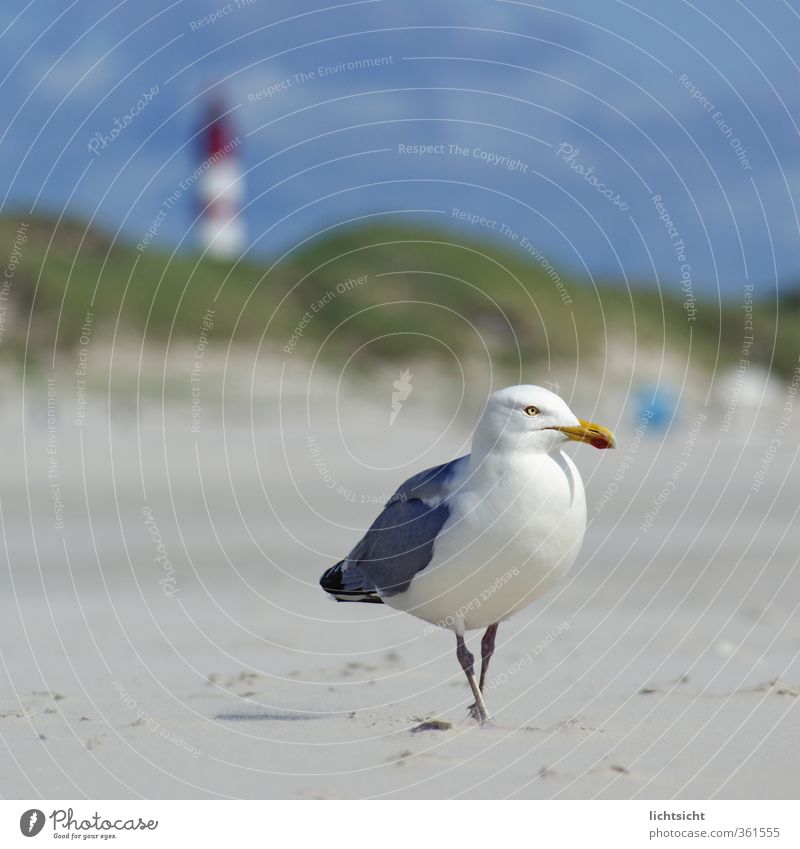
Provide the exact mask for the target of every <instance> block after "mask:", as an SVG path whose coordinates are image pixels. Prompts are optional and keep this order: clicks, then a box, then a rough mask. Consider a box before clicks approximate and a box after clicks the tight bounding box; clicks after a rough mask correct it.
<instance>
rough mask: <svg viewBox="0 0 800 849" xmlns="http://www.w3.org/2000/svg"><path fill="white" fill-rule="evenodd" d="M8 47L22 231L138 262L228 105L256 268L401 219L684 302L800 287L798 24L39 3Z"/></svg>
mask: <svg viewBox="0 0 800 849" xmlns="http://www.w3.org/2000/svg"><path fill="white" fill-rule="evenodd" d="M551 6H552V8H550V7H551ZM214 13H216V14H217V18H218V19H217V20H215V21H213V22H209V21H206V22H201V19H203V17H204V16H207V15H211V14H214ZM0 32H2V50H1V51H0V57H2V58H0V70H1V71H2V73H1V74H0V77H2V80H3V82H2V93H3V99H4V104H5V110H4V112H5V117H6V120H5V121H4V122H3V124H4V127H3V132H2V139H0V145H1V146H2V155H3V162H4V164H5V167H4V169H3V175H2V186H0V188H1V189H2V197H3V199H4V200H3V208H4V210H5V211H17V210H20V209H23V210H30V209H32V208H33V209H37V210H40V211H42V212H45V211H46V212H50V213H52V212H56V213H59V212H61V211H62V210H63V209H65V208H66V209H67V210H68V211H70V212H71V213H73V214H76V215H79V216H81V217H83V218H86V219H89V218H94V220H95V221H96V222H97V223H99V224H101V225H102V226H103V227H104V228H105V229H106V230H108V231H109V232H111V233H112V234H113V233H117V232H119V233H120V234H121V235H122V236H123V237H124V238H126V239H129V240H131V241H133V242H137V241H138V240H139V239H141V238H142V236H143V235H144V233H145V231H146V230H147V228H148V226H149V225H150V223H151V222H152V221H153V218H154V216H155V215H156V214H157V212H158V210H159V208H160V207H161V205H162V203H163V202H164V200H165V199H166V198H167V197H169V196H170V195H171V194H173V192H174V191H175V188H176V186H178V185H179V183H180V181H181V180H183V179H185V178H186V177H187V176H188V175H189V174H190V173H191V172H192V170H193V169H194V168H195V167H196V164H197V162H198V152H197V146H196V144H195V143H193V142H192V138H191V137H192V134H193V133H194V132H195V131H196V130H197V127H198V122H199V119H200V114H201V106H202V104H203V101H204V97H205V95H206V93H207V92H208V91H209V89H210V88H211V87H212V86H214V85H221V86H222V87H223V89H224V91H225V92H226V96H227V99H228V101H229V104H230V106H231V108H232V109H233V112H232V117H233V119H234V121H235V124H236V130H237V132H238V134H239V135H240V137H241V138H242V146H241V150H242V157H243V165H244V168H245V169H246V171H247V181H246V202H247V208H246V211H245V215H246V221H247V227H248V233H249V238H250V240H251V245H250V248H249V250H250V251H251V252H252V253H253V254H255V255H258V256H263V255H267V254H269V255H273V254H276V253H280V252H283V251H285V250H290V249H291V248H292V247H293V246H295V245H297V244H298V243H300V242H302V241H303V240H304V239H308V238H314V237H318V236H317V234H319V233H321V232H322V231H325V230H326V229H327V228H330V227H336V226H340V225H342V224H343V223H344V222H347V221H350V220H352V219H357V218H358V219H361V220H369V219H370V218H371V217H373V216H374V217H375V218H376V220H383V219H385V217H387V216H388V217H391V218H393V219H395V220H398V221H402V220H406V221H411V222H414V223H431V224H436V225H438V226H446V227H448V228H450V229H453V230H455V231H456V232H458V231H463V232H466V233H468V234H473V235H485V236H487V237H489V238H492V239H494V240H496V241H498V242H500V243H503V242H505V243H506V244H508V245H509V246H512V247H513V246H514V244H517V246H518V242H516V243H515V242H513V241H512V240H511V238H510V237H508V236H504V235H503V234H502V233H501V232H500V231H499V225H500V224H501V223H503V224H506V225H507V226H508V227H509V228H510V229H511V230H513V231H514V232H516V233H517V234H519V238H520V239H521V238H527V240H528V241H529V242H530V243H531V244H533V245H535V246H536V247H537V248H539V249H540V250H541V251H542V252H543V254H544V255H546V257H547V259H548V260H550V261H551V262H552V263H553V264H555V265H558V266H560V267H562V268H565V269H567V270H570V271H572V272H575V273H579V274H582V275H591V276H592V277H594V278H602V279H608V278H613V279H619V280H623V279H627V280H629V281H651V280H655V279H658V280H659V282H660V283H661V285H662V286H664V287H667V288H669V287H673V288H675V290H676V291H679V290H680V281H681V278H682V276H683V275H684V274H687V273H688V274H689V275H690V277H691V281H692V285H693V287H694V289H695V291H697V292H702V293H704V294H713V293H714V292H715V291H717V290H719V291H721V292H722V293H723V294H726V295H729V296H732V297H738V296H740V294H741V292H742V290H743V287H744V285H745V284H746V283H748V282H749V283H753V284H755V285H756V286H757V287H758V291H759V292H762V293H764V294H769V293H770V292H774V291H775V287H776V283H777V284H780V285H784V284H788V283H792V282H796V281H797V280H798V278H800V274H798V268H800V265H799V264H798V244H800V239H799V238H798V236H799V235H800V233H799V228H798V208H799V207H800V198H799V197H798V194H799V193H798V187H800V156H799V154H800V138H799V136H800V132H799V128H800V85H799V84H798V83H800V67H798V66H800V6H799V5H798V3H797V2H779V1H778V0H766V2H755V0H748V2H741V3H740V2H736V0H712V1H711V2H703V3H688V2H680V0H677V2H673V3H669V4H654V3H646V2H643V0H638V2H631V3H626V2H616V0H594V1H593V2H589V0H581V2H578V0H568V1H567V2H559V3H557V4H555V3H553V4H549V5H537V4H535V3H522V2H475V0H458V2H456V0H441V1H439V2H431V0H426V2H422V1H421V0H377V2H352V3H344V4H341V3H340V4H339V5H336V6H328V7H326V6H325V5H324V4H323V3H312V2H267V0H252V2H250V3H249V4H247V3H246V2H245V0H240V5H239V6H237V4H236V2H235V0H232V1H231V2H230V3H227V2H224V1H223V0H210V2H209V1H208V0H202V2H201V0H196V2H191V3H190V2H178V3H173V4H171V5H169V4H167V5H165V4H163V3H161V2H155V0H137V2H119V3H111V2H109V3H98V2H96V0H95V2H74V3H71V4H70V3H67V2H64V0H32V2H30V3H27V4H25V3H22V2H6V3H4V4H3V7H2V9H0ZM376 57H383V62H384V64H382V65H381V66H379V67H371V68H361V69H354V70H347V69H344V70H341V71H339V72H337V73H329V74H327V75H320V74H319V73H318V70H317V69H318V68H319V67H320V66H326V65H330V66H335V65H337V64H340V63H347V62H353V61H356V60H361V59H366V58H376ZM311 73H313V78H311V79H307V78H300V77H295V76H294V75H296V74H305V75H310V74H311ZM298 79H303V80H304V81H302V82H294V81H296V80H298ZM285 80H292V81H293V82H294V84H292V85H289V86H287V87H285V88H283V89H281V90H279V91H277V92H276V93H275V94H273V95H271V96H267V97H261V98H260V99H255V98H254V97H251V95H254V94H255V93H256V92H259V91H261V90H263V89H264V88H266V87H268V86H276V85H277V84H279V83H281V82H282V81H285ZM153 86H157V87H158V93H157V94H156V95H155V96H154V97H153V98H152V100H151V101H150V102H149V103H148V104H147V106H146V107H145V108H144V109H142V110H141V111H140V112H139V114H138V115H136V116H135V117H133V118H132V119H131V121H130V123H129V125H128V126H127V127H126V129H125V130H124V131H123V132H122V133H120V134H119V136H118V137H117V138H116V139H115V140H114V141H113V142H112V143H110V144H109V145H108V146H107V147H106V148H105V149H103V150H101V151H99V155H95V154H93V153H92V152H91V151H90V150H89V147H88V143H89V141H90V139H91V138H92V136H93V135H94V134H95V133H98V132H99V133H101V134H109V133H110V132H111V129H112V128H113V126H114V121H115V119H120V120H121V119H123V118H124V116H125V115H126V114H128V113H130V111H131V110H132V109H133V107H134V105H135V104H136V102H137V100H138V99H139V98H140V97H141V96H142V94H143V92H145V91H148V90H151V89H152V87H153ZM693 95H694V96H693ZM703 98H705V100H703ZM400 145H404V146H405V145H408V146H413V145H439V146H444V148H443V149H444V151H445V152H444V153H434V154H429V155H425V156H417V155H413V154H407V153H401V152H400V147H399V146H400ZM451 145H454V146H455V145H457V146H458V147H459V148H460V149H465V150H467V151H468V153H467V154H466V155H455V154H453V153H451V151H452V150H455V148H454V147H453V148H451V147H450V146H451ZM564 145H569V147H564ZM441 149H442V148H441V147H440V148H438V150H441ZM559 150H561V153H559ZM570 150H571V151H573V152H574V151H575V150H577V151H578V153H577V154H575V155H574V156H573V157H572V159H571V160H570V159H568V153H569V151H570ZM490 155H491V156H494V157H496V158H499V157H508V158H509V159H512V160H515V161H517V162H518V163H519V166H518V167H517V168H516V169H515V170H509V169H507V168H503V167H502V166H497V165H491V164H489V162H487V159H486V158H482V156H490ZM572 166H580V167H579V168H577V167H572ZM588 169H591V170H590V171H589V174H588V175H587V174H585V173H581V172H582V171H586V170H588ZM587 176H588V177H589V178H594V177H595V176H596V179H597V183H599V184H601V186H602V187H604V188H605V189H606V195H611V196H612V198H617V203H614V202H612V200H610V199H609V198H608V197H607V196H606V195H604V194H603V193H601V191H600V187H598V185H596V184H595V183H594V182H592V180H591V179H587ZM655 195H660V197H661V203H662V204H663V207H660V208H659V207H657V205H656V203H655V202H654V201H653V197H654V196H655ZM453 209H459V210H464V211H467V212H469V213H470V214H473V215H475V216H477V217H479V218H485V219H487V220H488V221H490V222H491V221H494V222H497V225H496V226H495V229H494V230H491V229H488V228H487V227H485V226H483V227H482V226H481V225H480V224H469V223H466V222H464V221H460V220H458V219H457V218H454V217H453ZM664 210H666V212H667V213H668V215H669V218H670V220H671V222H672V226H673V229H672V231H670V230H669V228H668V226H666V224H665V221H663V220H659V215H660V214H663V211H664ZM195 211H196V209H195V202H194V199H193V197H192V196H191V193H187V194H186V195H185V196H184V197H183V198H181V201H180V202H179V203H178V204H177V205H176V206H175V207H174V209H172V210H171V211H170V213H169V215H168V216H167V218H166V219H165V221H164V223H163V225H162V226H161V227H160V228H159V231H158V234H157V236H156V238H155V240H154V244H157V245H158V246H159V247H160V248H164V249H170V250H171V249H173V248H174V247H175V246H176V245H178V244H179V243H180V242H181V240H183V242H182V243H183V245H185V246H188V247H194V246H195V245H196V241H195V232H194V231H192V230H191V229H190V228H191V223H192V218H193V216H194V214H195ZM676 233H677V234H678V235H677V236H676V235H675V234H676ZM678 241H682V243H683V257H684V258H683V259H681V258H680V253H681V252H680V251H679V250H677V249H676V246H677V243H678ZM687 266H688V271H687V268H686V267H687Z"/></svg>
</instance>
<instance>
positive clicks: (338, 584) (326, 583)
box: [319, 560, 383, 604]
mask: <svg viewBox="0 0 800 849" xmlns="http://www.w3.org/2000/svg"><path fill="white" fill-rule="evenodd" d="M319 585H320V586H321V587H322V589H323V590H325V592H326V593H329V594H330V595H332V596H333V597H334V598H335V599H336V601H366V602H372V603H373V604H383V600H382V599H381V597H380V596H379V595H378V594H377V592H375V590H374V589H366V588H365V587H364V586H363V577H362V576H361V575H359V574H358V570H357V569H349V568H348V567H347V564H346V563H345V561H344V560H342V561H341V562H340V563H337V564H336V565H335V566H331V568H330V569H327V570H326V571H325V572H324V574H323V575H322V577H321V578H320V579H319Z"/></svg>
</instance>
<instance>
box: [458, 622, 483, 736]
mask: <svg viewBox="0 0 800 849" xmlns="http://www.w3.org/2000/svg"><path fill="white" fill-rule="evenodd" d="M456 656H457V657H458V662H459V663H460V664H461V668H462V669H463V670H464V674H465V675H466V676H467V681H469V686H470V687H471V688H472V695H473V696H475V704H474V705H473V706H472V708H471V709H470V713H471V714H472V715H473V716H474V717H475V719H477V720H478V722H480V723H484V722H486V721H487V720H488V719H489V718H490V717H489V712H488V711H487V710H486V703H485V702H484V701H483V694H482V693H481V689H480V687H479V686H478V682H477V681H476V680H475V669H474V668H473V665H474V663H475V658H474V657H473V656H472V652H471V651H470V650H469V649H468V648H467V644H466V643H465V642H464V635H463V634H456Z"/></svg>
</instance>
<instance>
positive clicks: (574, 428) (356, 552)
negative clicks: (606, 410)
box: [320, 385, 616, 724]
mask: <svg viewBox="0 0 800 849" xmlns="http://www.w3.org/2000/svg"><path fill="white" fill-rule="evenodd" d="M570 440H576V441H578V442H587V443H589V444H590V445H593V446H594V447H595V448H614V447H616V446H615V442H614V436H613V434H612V433H611V431H609V430H608V429H607V428H605V427H602V426H601V425H598V424H593V423H592V422H587V421H582V420H581V419H578V418H577V417H576V416H575V415H574V413H573V412H572V411H571V410H570V408H569V406H568V405H567V403H566V402H565V401H564V400H563V399H562V398H560V397H559V396H558V395H556V394H555V393H553V392H551V391H550V390H548V389H544V388H543V387H541V386H531V385H523V386H509V387H507V388H506V389H501V390H500V391H498V392H495V393H493V394H492V395H490V396H489V398H488V400H487V402H486V406H485V408H484V410H483V414H482V415H481V418H480V420H479V422H478V425H477V427H476V428H475V431H474V433H473V436H472V445H471V451H470V453H469V454H467V455H465V456H463V457H458V458H457V459H455V460H451V461H450V462H448V463H443V464H442V465H440V466H435V467H433V468H431V469H426V470H425V471H422V472H419V473H418V474H416V475H414V476H413V477H410V478H409V479H408V480H407V481H405V483H403V484H402V485H401V486H400V487H399V488H398V489H397V491H396V492H395V493H394V495H392V497H391V498H390V499H389V500H388V501H387V503H386V505H385V506H384V509H383V511H382V512H381V514H380V515H379V516H378V518H377V519H376V520H375V521H374V522H373V523H372V525H371V527H370V528H369V530H368V531H367V532H366V533H365V534H364V536H363V537H362V538H361V539H360V540H359V541H358V543H356V545H355V547H354V548H353V550H352V551H351V552H350V553H349V554H348V555H347V557H345V558H344V560H341V561H340V562H339V563H337V564H336V565H335V566H332V567H331V568H329V569H328V570H326V571H325V573H324V574H323V575H322V578H321V579H320V585H321V586H322V588H323V589H324V590H325V591H326V592H327V593H329V594H330V595H331V596H333V598H334V599H336V600H337V601H342V602H366V603H378V604H381V603H382V604H387V605H389V607H392V608H394V609H395V610H401V611H405V612H406V613H411V614H412V615H414V616H417V617H418V618H420V619H423V620H424V621H426V622H429V623H431V624H434V625H438V626H441V627H443V628H447V629H449V630H451V631H453V633H454V634H455V637H456V656H457V658H458V662H459V664H460V665H461V668H462V670H463V671H464V674H465V675H466V677H467V681H468V683H469V686H470V689H471V690H472V695H473V697H474V699H475V702H474V704H473V705H471V707H470V708H469V712H470V715H471V717H472V718H473V719H475V720H476V721H478V722H479V723H481V724H483V723H485V722H487V721H488V720H490V716H489V712H488V711H487V709H486V703H485V701H484V697H483V693H484V689H485V686H486V675H487V672H488V669H489V661H490V660H491V658H492V654H493V653H494V646H495V638H496V636H497V628H498V625H499V624H500V622H503V621H504V620H506V619H508V618H509V617H510V616H512V615H513V614H514V613H516V612H517V611H519V610H522V609H523V608H524V607H527V606H528V605H529V604H531V603H532V602H533V601H535V600H536V599H537V598H539V597H540V596H541V595H543V594H544V593H545V592H547V591H548V590H549V589H551V588H552V587H553V586H554V585H555V584H556V583H557V582H558V581H559V580H560V579H561V578H563V577H564V575H565V574H566V573H567V571H568V570H569V568H570V567H571V566H572V564H573V563H574V562H575V559H576V558H577V556H578V552H579V551H580V548H581V544H582V542H583V535H584V531H585V530H586V497H585V494H584V489H583V481H582V480H581V476H580V474H579V473H578V470H577V468H576V467H575V464H574V463H573V462H572V460H571V459H570V457H568V456H567V455H566V454H565V453H564V452H563V451H562V448H563V447H564V446H565V445H566V444H567V443H568V442H569V441H570ZM475 629H485V633H484V635H483V638H482V640H481V671H480V678H479V679H476V677H475V672H474V663H475V659H474V657H473V655H472V653H471V652H470V651H469V649H468V648H467V645H466V643H465V641H464V635H465V633H466V632H467V631H472V630H475Z"/></svg>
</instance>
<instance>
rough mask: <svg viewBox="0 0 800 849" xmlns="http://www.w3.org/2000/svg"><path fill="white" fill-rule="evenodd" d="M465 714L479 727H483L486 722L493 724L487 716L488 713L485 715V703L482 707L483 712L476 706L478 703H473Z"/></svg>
mask: <svg viewBox="0 0 800 849" xmlns="http://www.w3.org/2000/svg"><path fill="white" fill-rule="evenodd" d="M467 714H468V718H469V719H474V720H475V722H477V723H478V724H480V725H484V724H485V723H487V722H494V720H493V719H492V717H491V716H489V714H488V713H486V704H485V703H484V705H483V711H481V708H480V707H479V706H478V703H477V702H473V703H472V704H471V705H470V706H469V707H468V708H467Z"/></svg>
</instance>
